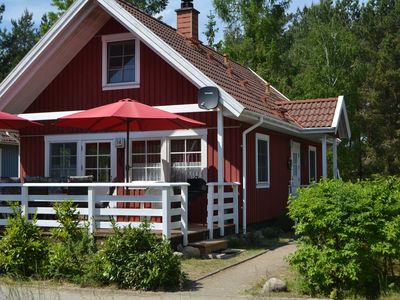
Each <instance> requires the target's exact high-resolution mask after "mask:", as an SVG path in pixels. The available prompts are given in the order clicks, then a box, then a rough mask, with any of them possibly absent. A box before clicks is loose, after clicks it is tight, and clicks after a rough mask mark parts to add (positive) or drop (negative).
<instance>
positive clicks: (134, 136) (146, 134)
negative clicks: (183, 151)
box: [44, 128, 208, 182]
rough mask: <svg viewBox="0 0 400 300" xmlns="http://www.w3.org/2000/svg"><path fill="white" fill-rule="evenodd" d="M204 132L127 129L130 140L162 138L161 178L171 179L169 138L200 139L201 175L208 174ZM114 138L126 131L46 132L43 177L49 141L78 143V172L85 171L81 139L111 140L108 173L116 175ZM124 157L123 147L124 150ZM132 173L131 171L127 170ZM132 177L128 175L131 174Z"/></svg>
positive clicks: (48, 157) (81, 173) (48, 155)
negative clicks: (61, 133) (109, 170)
mask: <svg viewBox="0 0 400 300" xmlns="http://www.w3.org/2000/svg"><path fill="white" fill-rule="evenodd" d="M207 134H208V130H207V129H204V128H201V129H182V130H181V129H179V130H163V131H133V132H130V136H129V142H130V143H132V141H134V140H135V141H140V140H151V139H153V140H161V181H164V182H169V181H170V177H169V176H170V175H169V174H170V164H169V163H165V162H169V153H170V152H169V149H170V147H169V140H170V139H174V138H176V139H190V138H200V139H201V169H202V171H201V178H203V179H204V180H205V181H207V173H208V167H207V166H208V156H207V149H208V143H207ZM117 139H124V140H125V139H126V132H112V133H83V134H63V135H46V136H44V140H45V151H44V154H45V160H44V162H45V176H49V173H50V172H49V171H50V144H51V143H71V142H74V143H77V147H78V149H77V150H78V152H77V175H78V176H82V175H83V173H84V156H83V155H84V153H83V148H82V147H83V143H84V142H110V141H111V175H112V178H115V177H116V176H117V149H116V148H115V141H116V140H117ZM129 149H130V153H129V164H130V165H131V161H132V147H129ZM124 157H126V147H125V151H124ZM129 175H131V172H129ZM130 178H131V177H130Z"/></svg>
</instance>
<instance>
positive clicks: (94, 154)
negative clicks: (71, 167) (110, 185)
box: [85, 142, 111, 182]
mask: <svg viewBox="0 0 400 300" xmlns="http://www.w3.org/2000/svg"><path fill="white" fill-rule="evenodd" d="M85 175H86V176H88V175H92V176H93V180H94V181H97V182H110V181H111V144H110V143H108V142H106V143H97V142H95V143H86V144H85Z"/></svg>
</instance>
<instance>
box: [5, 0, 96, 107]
mask: <svg viewBox="0 0 400 300" xmlns="http://www.w3.org/2000/svg"><path fill="white" fill-rule="evenodd" d="M88 2H89V0H77V1H75V2H74V3H73V4H72V6H71V7H70V8H69V9H68V10H67V11H66V12H65V13H64V15H63V16H62V17H61V18H60V19H59V20H58V21H57V22H56V24H55V25H54V26H53V27H52V28H51V29H50V30H49V31H48V32H47V33H46V34H45V35H44V36H43V37H42V38H41V39H40V40H39V42H38V43H37V44H36V45H35V46H34V47H33V48H32V49H31V50H30V51H29V52H28V54H27V55H26V56H25V57H24V58H23V59H22V60H21V61H20V62H19V64H18V65H17V66H16V67H15V68H14V69H13V70H12V71H11V72H10V74H9V75H8V76H7V77H6V78H5V79H4V80H3V82H2V83H1V85H0V99H1V98H2V97H3V95H4V94H5V93H6V92H7V91H8V90H9V89H10V88H11V86H13V85H14V84H15V83H16V82H17V81H18V79H19V78H20V76H21V75H22V74H23V73H24V72H25V71H26V70H27V69H28V68H29V67H30V66H31V65H32V64H34V63H35V61H36V59H37V58H38V57H39V56H40V55H41V54H42V52H43V51H44V50H45V49H46V48H47V47H48V46H49V45H50V44H51V43H52V42H53V41H54V39H55V38H56V37H57V36H58V34H59V33H60V32H61V31H62V30H63V29H64V28H65V27H67V26H68V25H69V24H70V21H71V20H72V19H73V18H74V17H75V16H76V15H77V14H78V13H79V12H80V11H81V9H82V8H83V7H84V6H85V5H86V4H87V3H88ZM5 105H7V103H0V107H1V108H2V107H4V106H5Z"/></svg>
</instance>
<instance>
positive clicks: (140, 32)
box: [97, 0, 244, 117]
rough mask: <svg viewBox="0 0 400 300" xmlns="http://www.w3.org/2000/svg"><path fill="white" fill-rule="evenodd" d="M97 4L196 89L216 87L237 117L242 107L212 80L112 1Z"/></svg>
mask: <svg viewBox="0 0 400 300" xmlns="http://www.w3.org/2000/svg"><path fill="white" fill-rule="evenodd" d="M97 2H98V3H99V4H100V5H101V6H102V7H103V8H104V9H105V10H106V11H107V12H108V13H109V14H110V15H112V16H113V17H114V18H115V19H117V20H118V21H119V22H121V23H122V24H123V25H124V26H125V27H126V28H127V29H128V30H129V31H131V32H133V33H135V34H136V35H137V36H138V37H139V38H140V39H141V41H142V42H144V43H145V44H146V45H147V46H149V47H150V48H151V49H152V50H153V51H155V52H156V53H158V54H159V55H160V56H161V57H162V58H163V59H164V60H165V61H167V62H168V63H169V64H170V65H171V66H173V67H174V68H176V69H177V70H178V71H179V72H180V73H181V74H183V75H184V76H185V77H187V78H188V79H189V80H190V81H191V82H192V83H193V84H194V85H195V86H197V87H198V88H201V87H205V86H216V87H218V88H219V90H220V93H221V98H222V100H223V103H222V104H223V105H224V107H225V108H226V109H228V110H229V111H230V112H231V113H232V114H234V115H235V116H236V117H238V116H239V115H240V114H241V113H242V112H243V111H244V106H243V105H241V104H240V103H239V102H238V101H237V100H236V99H235V98H233V97H232V96H231V95H230V94H228V93H227V92H226V91H225V90H224V89H222V88H221V87H219V86H218V85H217V84H216V83H215V82H214V81H213V80H211V79H210V78H208V77H207V76H206V75H205V74H204V73H203V72H201V71H200V70H199V69H197V68H196V67H195V66H193V65H192V63H190V62H189V61H188V60H187V59H185V58H184V57H183V56H182V55H181V54H179V53H178V52H177V51H175V49H173V48H172V47H171V46H170V45H168V44H167V43H166V42H164V41H163V40H162V39H161V38H160V37H159V36H157V35H156V34H155V33H153V32H152V31H151V30H150V29H149V28H147V27H146V26H145V25H144V24H143V23H141V22H140V21H139V20H137V19H136V18H135V17H134V16H133V15H132V14H130V13H129V12H127V11H126V10H125V9H124V8H123V7H122V6H120V5H119V4H118V3H117V2H116V1H114V0H97Z"/></svg>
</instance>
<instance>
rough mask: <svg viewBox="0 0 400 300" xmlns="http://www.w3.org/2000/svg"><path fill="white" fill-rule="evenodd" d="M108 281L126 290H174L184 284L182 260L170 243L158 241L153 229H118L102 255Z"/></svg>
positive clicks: (106, 243)
mask: <svg viewBox="0 0 400 300" xmlns="http://www.w3.org/2000/svg"><path fill="white" fill-rule="evenodd" d="M99 255H100V257H101V259H100V260H101V261H102V263H103V266H104V272H103V276H104V280H105V281H106V282H110V283H116V284H118V286H120V287H123V288H133V289H140V290H158V289H171V288H174V287H177V286H178V285H179V284H180V282H181V280H182V278H183V277H182V276H183V274H182V272H181V269H180V260H179V258H178V257H176V256H174V255H173V251H172V248H171V246H170V244H169V242H168V241H158V240H157V239H156V237H155V236H154V234H152V233H151V231H150V228H149V225H148V224H146V223H145V224H143V225H142V226H141V227H140V228H131V227H127V228H124V229H121V228H118V227H116V226H114V235H112V236H109V237H108V238H107V240H106V241H105V242H104V244H103V248H102V251H101V252H100V253H99Z"/></svg>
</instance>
